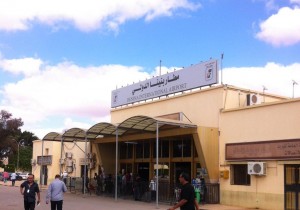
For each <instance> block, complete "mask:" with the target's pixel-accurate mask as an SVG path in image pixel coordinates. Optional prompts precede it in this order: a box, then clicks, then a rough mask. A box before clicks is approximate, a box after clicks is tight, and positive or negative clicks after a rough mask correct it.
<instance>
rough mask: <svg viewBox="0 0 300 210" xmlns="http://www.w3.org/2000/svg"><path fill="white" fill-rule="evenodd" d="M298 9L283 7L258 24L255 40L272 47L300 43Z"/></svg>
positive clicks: (299, 13) (299, 9) (299, 15)
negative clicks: (258, 29)
mask: <svg viewBox="0 0 300 210" xmlns="http://www.w3.org/2000/svg"><path fill="white" fill-rule="evenodd" d="M298 20H300V8H299V7H297V6H295V7H294V8H289V7H283V8H281V9H280V10H279V11H278V13H277V14H274V15H272V16H271V17H269V18H268V19H267V20H265V21H263V22H261V23H260V32H258V33H257V34H256V38H258V39H260V40H262V41H264V42H267V43H270V44H271V45H273V46H290V45H294V44H297V43H299V42H300V21H298Z"/></svg>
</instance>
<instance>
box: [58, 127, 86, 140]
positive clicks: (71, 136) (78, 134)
mask: <svg viewBox="0 0 300 210" xmlns="http://www.w3.org/2000/svg"><path fill="white" fill-rule="evenodd" d="M62 137H63V139H64V141H76V140H81V141H82V140H85V138H86V131H85V130H83V129H81V128H70V129H68V130H66V131H65V133H64V134H63V135H62Z"/></svg>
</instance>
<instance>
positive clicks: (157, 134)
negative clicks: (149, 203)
mask: <svg viewBox="0 0 300 210" xmlns="http://www.w3.org/2000/svg"><path fill="white" fill-rule="evenodd" d="M158 136H159V130H158V122H156V166H157V167H156V208H158Z"/></svg>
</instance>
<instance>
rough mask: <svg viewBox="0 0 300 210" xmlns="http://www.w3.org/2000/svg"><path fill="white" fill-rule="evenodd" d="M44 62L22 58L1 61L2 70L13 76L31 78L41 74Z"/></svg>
mask: <svg viewBox="0 0 300 210" xmlns="http://www.w3.org/2000/svg"><path fill="white" fill-rule="evenodd" d="M42 64H43V62H42V61H41V60H40V59H35V58H21V59H12V60H6V59H3V60H0V68H2V69H4V71H8V72H10V73H13V74H23V75H25V76H31V75H34V74H37V73H39V69H40V67H41V65H42Z"/></svg>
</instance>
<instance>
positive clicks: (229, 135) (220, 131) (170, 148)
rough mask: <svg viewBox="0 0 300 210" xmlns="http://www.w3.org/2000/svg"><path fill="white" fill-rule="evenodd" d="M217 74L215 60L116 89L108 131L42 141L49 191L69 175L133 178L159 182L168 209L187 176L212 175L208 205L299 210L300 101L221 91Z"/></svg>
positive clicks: (39, 167) (100, 128)
mask: <svg viewBox="0 0 300 210" xmlns="http://www.w3.org/2000/svg"><path fill="white" fill-rule="evenodd" d="M217 75H218V64H217V60H210V61H207V62H203V63H200V64H197V65H193V66H191V67H188V68H185V69H182V70H179V71H174V72H172V73H168V74H165V75H161V76H158V77H154V78H152V79H149V80H145V81H143V82H139V83H135V84H133V85H129V86H126V87H122V88H119V89H116V90H114V91H113V92H112V108H111V122H110V123H107V122H102V123H98V124H96V125H94V126H92V127H91V128H90V129H88V130H83V129H80V128H72V129H69V130H67V131H66V132H65V133H64V134H58V133H54V132H52V133H49V134H47V135H45V137H44V138H43V139H42V140H38V141H35V142H34V151H33V172H34V174H35V175H36V177H40V179H43V180H41V181H43V183H44V184H46V183H47V182H49V180H51V179H53V177H54V174H56V173H59V172H61V171H64V170H66V171H67V172H68V173H69V176H71V177H72V176H73V177H74V176H78V177H81V176H82V175H83V173H87V174H88V175H89V176H90V177H93V174H94V173H98V172H100V171H101V170H102V171H103V170H105V173H106V174H113V175H115V174H117V173H118V172H119V171H121V172H130V173H132V174H139V176H141V177H142V178H143V179H144V180H147V181H150V180H157V182H158V190H157V191H158V192H157V193H158V194H157V195H158V199H160V200H161V199H168V198H169V197H170V196H172V194H173V189H174V186H176V185H177V184H178V176H179V174H180V173H181V172H182V171H185V172H188V173H189V174H190V175H191V177H192V178H195V177H197V176H200V175H201V176H204V178H205V180H206V183H207V186H208V192H207V195H206V196H207V201H208V202H220V203H222V204H228V205H236V206H244V207H249V208H250V207H251V208H262V209H270V210H271V209H272V210H275V209H278V210H279V209H299V207H300V202H299V201H300V194H299V193H300V192H299V191H300V186H299V185H300V179H299V177H300V170H299V169H300V129H299V125H300V109H299V107H300V99H299V98H295V99H290V98H285V97H281V96H276V95H272V94H269V93H265V92H257V91H252V90H248V89H243V88H239V87H234V86H231V85H223V84H217V83H218V78H217ZM195 78H199V79H197V80H196V79H195ZM62 145H63V146H62ZM41 148H42V149H41ZM85 166H88V167H85ZM85 168H86V171H84V169H85ZM162 192H163V193H162ZM116 196H117V195H116Z"/></svg>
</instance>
